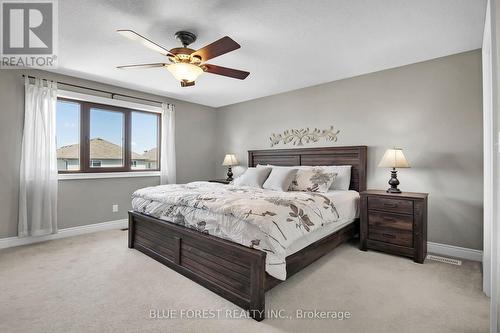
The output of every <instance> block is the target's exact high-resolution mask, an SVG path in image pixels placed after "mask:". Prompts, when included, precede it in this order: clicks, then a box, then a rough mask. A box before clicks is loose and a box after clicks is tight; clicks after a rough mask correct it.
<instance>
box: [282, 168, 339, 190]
mask: <svg viewBox="0 0 500 333" xmlns="http://www.w3.org/2000/svg"><path fill="white" fill-rule="evenodd" d="M336 176H337V174H336V173H334V172H329V171H328V170H326V169H324V168H314V169H299V170H298V171H297V175H296V176H295V180H294V181H293V182H292V187H291V190H292V191H307V192H322V193H324V192H328V190H329V189H330V186H331V185H332V183H333V181H334V180H335V177H336Z"/></svg>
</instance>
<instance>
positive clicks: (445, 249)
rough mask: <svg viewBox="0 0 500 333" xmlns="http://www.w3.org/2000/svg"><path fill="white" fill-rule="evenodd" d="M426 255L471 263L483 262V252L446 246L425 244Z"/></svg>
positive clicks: (431, 243)
mask: <svg viewBox="0 0 500 333" xmlns="http://www.w3.org/2000/svg"><path fill="white" fill-rule="evenodd" d="M427 253H434V254H439V255H442V256H447V257H454V258H460V259H466V260H472V261H480V262H482V261H483V251H480V250H474V249H468V248H465V247H459V246H453V245H447V244H439V243H433V242H427Z"/></svg>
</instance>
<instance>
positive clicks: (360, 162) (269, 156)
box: [248, 146, 366, 192]
mask: <svg viewBox="0 0 500 333" xmlns="http://www.w3.org/2000/svg"><path fill="white" fill-rule="evenodd" d="M257 164H263V165H266V164H272V165H282V166H294V165H352V169H351V184H350V186H349V189H350V190H355V191H358V192H361V191H365V190H366V146H347V147H324V148H296V149H267V150H249V151H248V166H249V167H255V166H257Z"/></svg>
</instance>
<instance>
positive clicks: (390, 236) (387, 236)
mask: <svg viewBox="0 0 500 333" xmlns="http://www.w3.org/2000/svg"><path fill="white" fill-rule="evenodd" d="M382 236H384V237H385V238H396V236H394V235H391V234H382Z"/></svg>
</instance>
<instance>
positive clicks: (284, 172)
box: [259, 167, 297, 192]
mask: <svg viewBox="0 0 500 333" xmlns="http://www.w3.org/2000/svg"><path fill="white" fill-rule="evenodd" d="M260 168H262V167H259V169H260ZM296 174H297V169H286V168H273V169H272V171H271V173H270V174H269V177H267V180H266V182H265V183H264V185H262V187H263V188H265V189H268V190H275V191H282V192H286V191H288V188H289V187H290V185H291V184H292V181H293V180H294V179H295V175H296Z"/></svg>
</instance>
